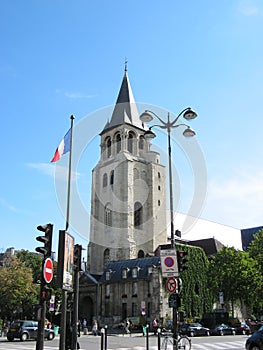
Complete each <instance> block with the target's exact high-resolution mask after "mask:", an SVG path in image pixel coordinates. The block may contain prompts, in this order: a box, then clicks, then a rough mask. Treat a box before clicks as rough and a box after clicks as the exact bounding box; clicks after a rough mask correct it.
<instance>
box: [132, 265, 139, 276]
mask: <svg viewBox="0 0 263 350" xmlns="http://www.w3.org/2000/svg"><path fill="white" fill-rule="evenodd" d="M137 277H138V268H137V267H134V268H133V269H132V278H137Z"/></svg>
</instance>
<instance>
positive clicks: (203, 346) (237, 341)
mask: <svg viewBox="0 0 263 350" xmlns="http://www.w3.org/2000/svg"><path fill="white" fill-rule="evenodd" d="M246 339H247V336H244V335H236V336H223V337H220V336H211V337H194V338H192V350H245V342H246ZM78 340H79V343H80V346H81V349H83V350H100V349H101V337H99V336H98V337H95V336H92V335H85V336H84V335H83V336H81V337H80V338H78ZM35 348H36V342H35V341H27V342H20V341H18V340H16V341H13V342H8V341H7V340H6V338H3V337H2V338H0V350H4V349H5V350H35ZM58 348H59V337H56V338H55V339H54V340H52V341H45V344H44V350H54V349H58ZM116 349H118V350H132V349H133V350H145V349H146V338H145V337H143V336H141V335H140V334H133V335H132V336H129V335H124V336H123V335H109V336H108V338H107V350H116ZM157 349H158V347H157V337H155V336H152V335H150V336H149V350H157Z"/></svg>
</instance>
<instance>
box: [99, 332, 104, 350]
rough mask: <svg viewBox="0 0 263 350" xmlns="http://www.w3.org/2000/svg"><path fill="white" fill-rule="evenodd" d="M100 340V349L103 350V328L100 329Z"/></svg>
mask: <svg viewBox="0 0 263 350" xmlns="http://www.w3.org/2000/svg"><path fill="white" fill-rule="evenodd" d="M100 336H101V339H100V349H101V350H103V343H104V328H101V335H100Z"/></svg>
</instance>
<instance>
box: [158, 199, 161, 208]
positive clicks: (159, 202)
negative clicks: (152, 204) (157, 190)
mask: <svg viewBox="0 0 263 350" xmlns="http://www.w3.org/2000/svg"><path fill="white" fill-rule="evenodd" d="M160 206H161V201H160V199H158V207H160Z"/></svg>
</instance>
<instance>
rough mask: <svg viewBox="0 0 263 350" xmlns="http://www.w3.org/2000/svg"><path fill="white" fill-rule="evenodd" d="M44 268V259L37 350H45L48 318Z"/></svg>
mask: <svg viewBox="0 0 263 350" xmlns="http://www.w3.org/2000/svg"><path fill="white" fill-rule="evenodd" d="M43 268H44V259H43V262H42V276H41V284H40V295H39V298H40V319H39V320H38V329H37V342H36V350H43V348H44V328H45V317H46V305H47V304H46V299H45V297H46V295H45V280H44V276H43Z"/></svg>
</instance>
